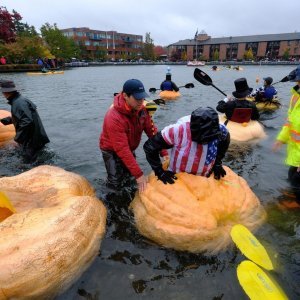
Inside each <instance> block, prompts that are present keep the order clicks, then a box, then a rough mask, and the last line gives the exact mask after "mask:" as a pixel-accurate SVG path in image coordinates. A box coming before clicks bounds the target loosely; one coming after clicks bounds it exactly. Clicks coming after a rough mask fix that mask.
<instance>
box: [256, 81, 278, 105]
mask: <svg viewBox="0 0 300 300" xmlns="http://www.w3.org/2000/svg"><path fill="white" fill-rule="evenodd" d="M263 80H264V85H263V86H262V87H260V88H258V89H256V90H255V91H254V92H253V93H251V95H250V96H251V97H255V101H257V102H265V101H267V102H270V101H272V100H273V97H274V96H275V95H277V90H276V89H275V88H274V86H272V85H271V84H272V82H273V78H272V77H265V78H263Z"/></svg>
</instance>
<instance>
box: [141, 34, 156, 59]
mask: <svg viewBox="0 0 300 300" xmlns="http://www.w3.org/2000/svg"><path fill="white" fill-rule="evenodd" d="M143 58H144V59H146V60H155V53H154V44H153V40H152V38H151V36H150V32H146V36H145V43H144V47H143Z"/></svg>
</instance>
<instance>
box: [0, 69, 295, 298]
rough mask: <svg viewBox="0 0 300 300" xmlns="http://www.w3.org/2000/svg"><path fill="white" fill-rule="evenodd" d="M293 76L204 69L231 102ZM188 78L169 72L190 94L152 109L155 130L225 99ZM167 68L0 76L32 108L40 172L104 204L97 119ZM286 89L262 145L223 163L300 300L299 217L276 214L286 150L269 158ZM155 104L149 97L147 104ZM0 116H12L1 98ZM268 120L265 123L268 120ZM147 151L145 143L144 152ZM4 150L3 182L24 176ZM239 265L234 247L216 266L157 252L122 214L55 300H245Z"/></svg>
mask: <svg viewBox="0 0 300 300" xmlns="http://www.w3.org/2000/svg"><path fill="white" fill-rule="evenodd" d="M293 68H294V67H291V66H255V67H254V66H245V67H244V71H239V72H238V71H232V70H222V71H219V72H213V71H211V70H210V68H209V67H208V66H207V67H204V68H203V70H204V71H205V72H207V73H208V74H209V75H210V76H211V77H212V79H213V82H214V84H215V85H216V86H217V87H219V88H220V89H221V90H224V91H225V92H226V93H228V94H230V93H231V92H232V91H233V90H234V84H233V81H234V80H235V79H237V78H239V77H246V78H247V80H248V84H249V86H252V87H253V88H256V87H258V85H257V84H256V82H255V79H256V77H257V76H259V77H260V84H262V77H265V76H272V77H273V79H274V81H278V80H280V79H281V78H283V77H284V76H285V75H287V74H288V73H289V72H290V71H291V70H292V69H293ZM193 71H194V68H191V67H186V66H172V74H173V75H172V79H173V80H174V81H175V82H176V83H177V85H185V84H186V83H188V82H193V83H194V84H195V88H194V89H184V88H183V89H181V93H182V97H181V99H179V100H178V101H174V102H169V103H167V105H166V106H165V107H161V108H159V110H158V111H157V112H156V114H155V116H154V120H155V122H156V124H157V125H158V127H159V128H160V129H162V128H163V127H164V126H166V125H168V124H170V123H172V122H175V121H176V120H177V119H178V118H180V117H182V116H184V115H188V114H190V113H191V111H193V110H194V109H196V108H197V107H198V106H212V107H215V106H216V104H217V102H218V101H219V100H221V99H222V98H223V96H222V95H221V94H220V93H219V92H218V91H217V90H215V89H214V88H213V87H209V86H203V85H201V84H200V83H198V82H197V81H196V80H195V79H194V78H193ZM165 72H166V66H104V67H89V68H78V69H72V70H67V71H65V74H64V75H53V76H50V75H49V76H27V75H26V74H23V73H20V74H17V73H15V74H4V75H3V76H1V77H2V79H13V80H15V82H16V84H17V85H18V87H19V88H20V89H21V92H22V94H23V95H24V96H27V97H28V98H29V99H31V100H32V101H33V102H34V103H35V104H36V105H37V106H38V110H39V113H40V116H41V118H42V120H43V123H44V125H45V128H46V131H47V133H48V135H49V138H50V140H51V143H50V144H49V147H48V150H47V152H46V153H45V156H44V157H43V158H42V159H43V161H44V163H47V164H52V165H56V166H60V167H62V168H64V169H66V170H68V171H72V172H75V173H79V174H81V175H83V176H84V177H86V178H87V179H88V180H89V181H90V183H91V184H92V185H93V186H94V188H95V189H96V191H97V195H98V197H100V198H101V197H103V195H104V194H105V188H104V181H105V176H106V172H105V168H104V163H103V160H102V157H101V155H100V151H99V148H98V139H99V134H100V131H101V127H102V121H103V117H104V114H105V112H106V110H107V109H108V107H109V106H110V105H111V103H112V99H113V93H114V92H119V91H120V90H121V88H122V85H123V83H124V81H126V80H127V79H130V78H138V79H140V80H141V81H142V82H143V83H144V84H145V87H146V89H147V90H148V89H149V88H150V87H156V88H158V87H159V85H160V82H161V81H162V80H163V79H164V77H165ZM292 86H293V84H292V83H285V84H282V83H280V84H278V85H277V89H278V92H279V97H280V98H281V101H282V103H283V104H284V105H283V107H282V109H280V110H279V111H278V112H276V113H275V114H273V115H272V116H268V118H269V120H266V121H264V124H265V130H266V133H267V135H268V137H267V139H265V140H264V141H261V142H260V143H258V144H256V145H252V146H244V147H231V148H230V151H229V152H228V154H227V156H226V159H225V160H224V163H225V164H226V165H228V166H230V167H231V168H232V169H233V170H234V171H235V172H236V173H238V174H239V175H241V176H243V177H244V178H245V179H246V180H247V182H248V184H249V186H250V187H251V188H252V190H253V191H254V192H255V193H256V195H257V196H258V197H259V199H260V200H261V202H262V203H263V205H264V207H265V208H266V210H267V212H268V220H267V222H266V223H265V224H264V225H263V226H262V227H261V228H260V229H259V230H258V232H257V233H256V236H257V237H258V239H259V240H260V241H261V242H262V243H263V244H264V245H265V247H266V248H267V250H268V251H269V252H270V253H271V255H272V258H273V260H274V262H275V264H276V272H273V275H274V277H275V278H276V280H277V281H278V282H279V284H280V285H281V287H282V288H283V290H284V291H285V292H286V293H287V295H288V296H289V298H290V299H299V298H300V285H299V282H300V242H299V239H300V226H299V223H300V221H299V220H300V218H299V216H300V213H299V210H298V211H287V210H283V209H280V208H279V206H278V202H279V201H280V200H282V199H289V197H291V196H289V193H290V189H289V184H288V182H287V167H286V166H284V164H283V161H284V157H285V149H282V150H281V151H279V152H278V153H272V152H271V146H272V143H273V141H274V138H275V136H276V134H277V133H278V131H279V129H280V128H281V125H282V124H283V122H284V119H285V117H286V112H287V108H288V102H289V99H290V92H289V90H290V88H291V87H292ZM153 97H155V96H153ZM0 109H7V110H9V106H8V105H7V104H5V102H4V98H2V101H1V102H0ZM271 117H272V118H271ZM144 141H145V137H144V138H143V141H142V143H143V142H144ZM137 159H138V162H139V163H140V165H141V166H142V169H143V170H144V171H145V173H146V174H147V173H149V172H150V167H149V165H148V164H147V162H146V160H145V155H144V153H143V151H142V147H140V148H139V149H138V151H137ZM31 167H32V166H28V165H24V164H23V163H22V161H21V160H20V158H19V157H18V155H17V154H16V153H14V152H13V151H11V150H7V149H6V150H5V151H4V150H0V176H11V175H15V174H19V173H20V172H23V171H25V170H28V169H29V168H31ZM243 259H244V257H243V256H242V255H241V254H240V252H238V251H237V250H235V248H234V247H231V248H230V249H228V250H227V251H226V252H223V253H220V254H218V255H215V256H208V255H201V254H199V255H195V254H190V253H186V252H176V251H174V250H170V249H164V248H162V247H160V246H158V245H156V244H154V243H152V242H150V241H148V240H147V239H145V238H143V237H142V236H140V235H139V234H138V232H137V230H136V229H135V227H134V224H133V217H132V216H131V215H128V214H127V213H126V212H124V213H120V218H118V219H117V220H113V221H112V220H109V222H108V226H107V233H106V237H105V239H104V240H103V242H102V246H101V252H100V253H99V256H98V257H97V258H96V259H95V261H94V263H93V264H92V266H91V267H90V268H89V269H88V270H87V271H86V272H85V273H84V274H83V276H82V277H81V278H80V279H79V280H78V281H77V282H76V283H75V284H74V285H73V286H72V287H71V288H70V289H69V290H68V291H66V292H65V293H64V294H63V295H61V296H60V297H59V300H62V299H78V300H79V299H138V298H141V297H143V298H144V299H247V296H246V295H245V293H244V292H243V290H242V288H241V287H240V285H239V283H238V280H237V277H236V267H237V265H238V263H239V262H240V261H242V260H243Z"/></svg>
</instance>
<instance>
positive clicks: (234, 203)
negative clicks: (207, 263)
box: [131, 167, 265, 253]
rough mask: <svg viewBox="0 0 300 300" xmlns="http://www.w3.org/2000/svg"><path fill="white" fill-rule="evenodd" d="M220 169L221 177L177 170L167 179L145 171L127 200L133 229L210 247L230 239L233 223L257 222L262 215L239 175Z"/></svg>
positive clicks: (196, 248) (174, 243) (166, 242)
mask: <svg viewBox="0 0 300 300" xmlns="http://www.w3.org/2000/svg"><path fill="white" fill-rule="evenodd" d="M224 169H225V170H226V173H227V175H226V176H225V177H224V178H223V179H221V180H216V179H214V178H213V175H211V176H210V177H209V178H206V177H203V176H196V175H192V174H188V173H178V174H176V176H177V177H178V179H177V180H176V181H175V184H167V185H165V184H163V183H162V182H161V181H159V180H157V177H156V176H155V175H154V174H153V173H151V174H150V176H149V183H148V185H147V189H146V190H145V192H143V193H141V194H140V195H139V194H136V196H135V199H134V200H133V202H132V203H131V208H132V209H133V213H134V217H135V222H136V226H137V228H138V230H139V232H140V233H141V234H142V235H143V236H145V237H147V238H149V239H150V240H153V241H155V242H156V243H158V244H159V245H162V246H164V247H167V248H173V249H176V250H181V251H190V252H194V253H199V252H203V251H208V252H211V253H216V252H218V251H221V250H223V249H226V247H227V246H228V245H229V244H230V243H231V237H230V230H231V227H232V226H233V225H235V224H243V225H245V226H246V227H248V228H249V229H250V230H253V229H255V228H256V227H258V226H259V225H260V224H261V223H262V222H263V221H264V219H265V211H264V209H263V207H262V206H261V204H260V201H259V200H258V198H257V197H256V196H255V194H254V193H253V192H252V191H251V189H250V188H249V186H248V184H247V182H246V181H245V180H244V179H243V178H242V177H240V176H238V175H237V174H235V173H234V172H233V171H232V170H230V169H229V168H228V167H224Z"/></svg>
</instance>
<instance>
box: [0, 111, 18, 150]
mask: <svg viewBox="0 0 300 300" xmlns="http://www.w3.org/2000/svg"><path fill="white" fill-rule="evenodd" d="M10 116H11V113H10V112H8V111H7V110H0V119H2V118H5V117H10ZM15 135H16V131H15V127H14V125H12V124H10V125H3V124H2V123H1V122H0V147H2V146H4V145H7V144H8V143H10V142H11V141H12V140H13V138H14V137H15Z"/></svg>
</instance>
